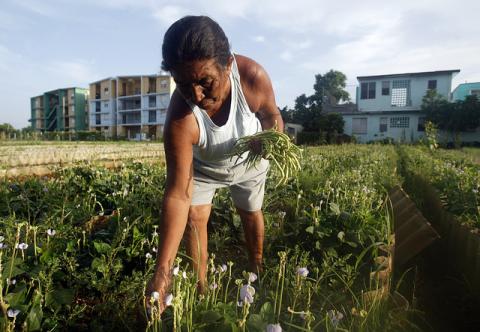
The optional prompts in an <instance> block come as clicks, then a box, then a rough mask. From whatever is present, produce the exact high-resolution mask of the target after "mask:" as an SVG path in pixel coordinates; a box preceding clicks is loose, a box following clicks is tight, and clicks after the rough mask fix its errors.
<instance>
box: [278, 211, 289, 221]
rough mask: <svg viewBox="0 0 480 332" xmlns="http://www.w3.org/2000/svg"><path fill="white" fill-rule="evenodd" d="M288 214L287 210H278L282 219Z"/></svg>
mask: <svg viewBox="0 0 480 332" xmlns="http://www.w3.org/2000/svg"><path fill="white" fill-rule="evenodd" d="M286 215H287V212H285V211H280V212H278V216H279V217H280V218H282V219H283V218H285V216H286Z"/></svg>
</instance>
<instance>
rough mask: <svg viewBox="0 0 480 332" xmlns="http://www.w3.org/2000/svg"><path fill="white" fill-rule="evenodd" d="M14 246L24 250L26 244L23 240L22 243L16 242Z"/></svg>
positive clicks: (26, 246)
mask: <svg viewBox="0 0 480 332" xmlns="http://www.w3.org/2000/svg"><path fill="white" fill-rule="evenodd" d="M16 248H17V249H20V250H25V249H27V248H28V244H26V243H23V242H22V243H17V245H16Z"/></svg>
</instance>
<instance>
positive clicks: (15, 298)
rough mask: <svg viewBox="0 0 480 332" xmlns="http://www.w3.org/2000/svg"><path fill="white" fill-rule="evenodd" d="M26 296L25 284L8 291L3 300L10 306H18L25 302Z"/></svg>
mask: <svg viewBox="0 0 480 332" xmlns="http://www.w3.org/2000/svg"><path fill="white" fill-rule="evenodd" d="M26 298H27V288H26V287H25V285H21V286H17V287H15V292H11V293H8V294H7V295H6V296H5V300H6V301H7V302H8V304H9V305H10V306H11V307H14V308H16V307H18V306H20V305H22V304H24V303H25V301H26Z"/></svg>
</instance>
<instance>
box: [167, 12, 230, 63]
mask: <svg viewBox="0 0 480 332" xmlns="http://www.w3.org/2000/svg"><path fill="white" fill-rule="evenodd" d="M162 56H163V61H162V69H163V70H167V71H172V69H174V68H175V67H177V66H179V65H180V66H181V65H182V64H184V63H186V62H191V61H193V60H207V59H215V60H216V62H217V63H218V64H219V65H220V66H223V67H225V66H226V65H227V64H228V60H229V58H230V57H231V53H230V45H229V43H228V38H227V36H226V35H225V33H224V32H223V30H222V28H221V27H220V25H218V23H217V22H215V21H214V20H212V19H211V18H210V17H207V16H185V17H184V18H181V19H179V20H178V21H176V22H175V23H173V24H172V25H171V26H170V28H168V30H167V32H166V33H165V36H164V38H163V45H162Z"/></svg>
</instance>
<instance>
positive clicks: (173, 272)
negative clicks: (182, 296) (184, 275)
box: [172, 266, 180, 276]
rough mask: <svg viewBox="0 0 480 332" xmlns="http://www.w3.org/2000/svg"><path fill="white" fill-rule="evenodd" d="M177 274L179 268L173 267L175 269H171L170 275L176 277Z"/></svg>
mask: <svg viewBox="0 0 480 332" xmlns="http://www.w3.org/2000/svg"><path fill="white" fill-rule="evenodd" d="M178 272H180V267H178V266H175V267H174V268H173V270H172V274H173V275H174V276H176V275H178Z"/></svg>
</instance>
